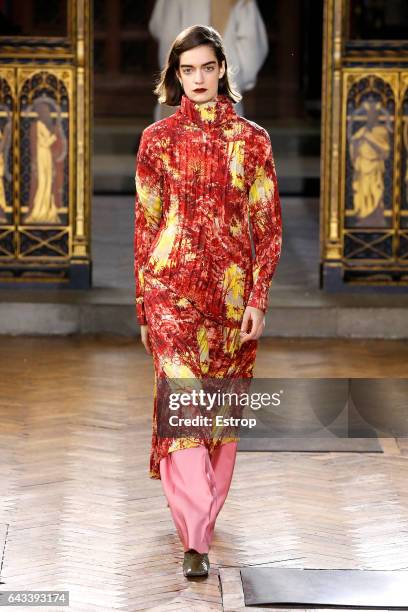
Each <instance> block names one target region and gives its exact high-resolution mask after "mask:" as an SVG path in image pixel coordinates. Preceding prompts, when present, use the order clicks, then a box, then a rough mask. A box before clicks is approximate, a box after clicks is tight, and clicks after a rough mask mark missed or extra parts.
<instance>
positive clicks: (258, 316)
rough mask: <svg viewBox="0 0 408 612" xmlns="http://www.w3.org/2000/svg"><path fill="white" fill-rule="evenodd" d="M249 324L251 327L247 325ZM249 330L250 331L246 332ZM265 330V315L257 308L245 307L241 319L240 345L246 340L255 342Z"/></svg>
mask: <svg viewBox="0 0 408 612" xmlns="http://www.w3.org/2000/svg"><path fill="white" fill-rule="evenodd" d="M250 322H251V326H250V325H249V323H250ZM249 328H250V331H248V330H249ZM264 328H265V313H264V311H263V310H260V309H259V308H254V307H253V306H247V307H246V308H245V312H244V317H243V319H242V325H241V331H240V337H241V344H243V343H244V342H247V340H257V339H258V338H259V337H260V336H261V335H262V332H263V330H264Z"/></svg>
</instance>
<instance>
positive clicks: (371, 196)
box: [349, 100, 391, 227]
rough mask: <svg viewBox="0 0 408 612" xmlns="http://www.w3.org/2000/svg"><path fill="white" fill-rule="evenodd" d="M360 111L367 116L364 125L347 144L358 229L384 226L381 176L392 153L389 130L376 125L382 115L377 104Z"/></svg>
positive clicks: (382, 125) (382, 180)
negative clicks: (348, 144) (359, 226)
mask: <svg viewBox="0 0 408 612" xmlns="http://www.w3.org/2000/svg"><path fill="white" fill-rule="evenodd" d="M362 109H363V110H364V111H365V113H366V121H365V124H364V125H363V126H362V127H361V128H360V129H358V130H357V131H356V132H355V133H354V134H353V135H352V136H351V138H350V140H349V142H350V158H351V163H352V166H353V204H354V206H353V213H354V214H355V215H356V216H357V219H356V223H357V224H358V225H364V226H374V227H377V226H384V225H386V220H385V217H384V175H385V160H386V159H387V158H388V157H389V155H390V152H391V144H390V138H389V131H390V128H389V126H388V125H384V124H383V123H380V122H379V115H380V113H381V112H384V109H383V108H382V107H381V105H380V103H379V102H375V101H374V100H370V101H367V102H364V104H363V106H362ZM352 120H353V118H352Z"/></svg>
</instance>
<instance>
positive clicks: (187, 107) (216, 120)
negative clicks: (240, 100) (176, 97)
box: [179, 94, 236, 128]
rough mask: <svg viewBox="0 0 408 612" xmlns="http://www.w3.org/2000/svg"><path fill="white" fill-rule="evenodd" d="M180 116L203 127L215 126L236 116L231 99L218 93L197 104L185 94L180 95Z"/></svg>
mask: <svg viewBox="0 0 408 612" xmlns="http://www.w3.org/2000/svg"><path fill="white" fill-rule="evenodd" d="M179 113H180V116H181V117H183V118H186V119H188V120H190V121H192V122H193V123H195V124H197V125H199V126H200V127H203V128H208V127H215V126H218V125H221V124H222V123H225V122H226V121H229V120H231V119H233V118H234V117H236V112H235V110H234V107H233V103H232V100H231V99H230V98H229V97H228V96H226V95H225V94H218V95H217V96H216V98H215V99H214V100H210V101H209V102H203V103H202V104H197V103H196V102H193V101H192V100H190V98H188V97H187V96H186V95H185V94H183V95H182V96H181V103H180V109H179Z"/></svg>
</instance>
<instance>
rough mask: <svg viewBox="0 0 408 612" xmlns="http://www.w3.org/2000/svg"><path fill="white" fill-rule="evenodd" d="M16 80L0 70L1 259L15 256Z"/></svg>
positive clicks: (12, 74)
mask: <svg viewBox="0 0 408 612" xmlns="http://www.w3.org/2000/svg"><path fill="white" fill-rule="evenodd" d="M14 91H15V79H14V71H13V70H12V69H7V68H6V69H4V68H3V69H0V259H2V260H3V259H6V260H7V259H10V258H14V256H15V240H14V217H13V201H14V184H13V161H14V158H13V115H14V109H15V97H14Z"/></svg>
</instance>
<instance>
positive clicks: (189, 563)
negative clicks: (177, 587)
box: [183, 548, 210, 578]
mask: <svg viewBox="0 0 408 612" xmlns="http://www.w3.org/2000/svg"><path fill="white" fill-rule="evenodd" d="M209 569H210V562H209V560H208V553H199V552H197V551H196V550H194V549H193V548H191V549H190V550H187V551H186V552H185V553H184V561H183V574H184V576H185V577H186V578H190V577H193V576H208V571H209Z"/></svg>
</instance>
